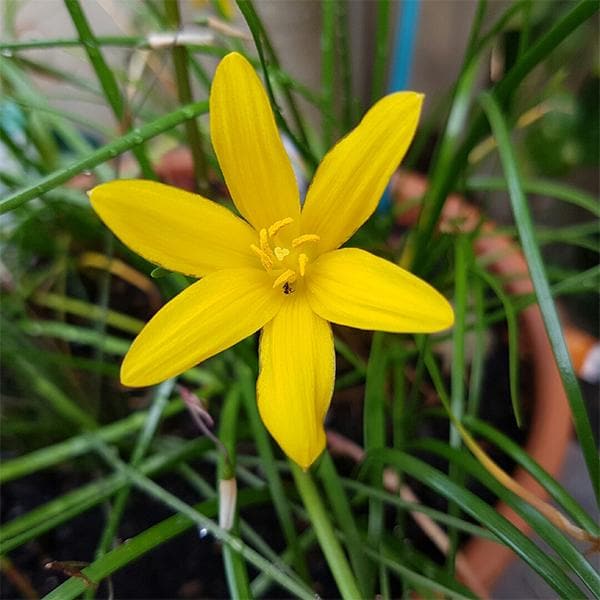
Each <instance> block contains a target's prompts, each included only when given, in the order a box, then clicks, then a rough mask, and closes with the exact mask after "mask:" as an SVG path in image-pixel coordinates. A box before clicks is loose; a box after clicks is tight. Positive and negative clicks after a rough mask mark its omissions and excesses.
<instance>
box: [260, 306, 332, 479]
mask: <svg viewBox="0 0 600 600" xmlns="http://www.w3.org/2000/svg"><path fill="white" fill-rule="evenodd" d="M334 377H335V356H334V351H333V336H332V334H331V327H330V326H329V323H327V322H326V321H324V320H323V319H321V318H320V317H319V316H317V315H315V314H314V313H313V311H312V310H311V309H310V307H309V306H308V304H307V302H306V299H305V298H304V297H302V296H298V295H296V296H292V297H288V298H286V300H285V302H284V304H283V305H282V307H281V310H280V311H279V312H278V313H277V315H276V316H275V318H274V319H273V320H272V321H271V322H269V323H268V324H267V325H265V328H264V329H263V332H262V335H261V338H260V374H259V376H258V386H257V387H258V409H259V411H260V415H261V417H262V420H263V422H264V424H265V425H266V427H267V429H268V430H269V431H270V432H271V435H272V436H273V437H274V438H275V440H276V441H277V443H278V444H279V445H280V446H281V448H282V450H283V451H284V452H285V453H286V454H287V455H288V456H289V457H290V458H291V459H292V460H294V461H295V462H296V463H298V464H299V465H300V466H301V467H302V468H303V469H307V468H308V467H309V466H310V465H311V464H312V463H313V462H314V461H315V460H316V458H317V457H318V456H319V454H321V452H322V451H323V449H324V448H325V432H324V429H323V420H324V419H325V414H326V413H327V408H328V407H329V402H330V401H331V395H332V393H333V381H334Z"/></svg>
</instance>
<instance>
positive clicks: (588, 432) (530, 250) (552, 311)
mask: <svg viewBox="0 0 600 600" xmlns="http://www.w3.org/2000/svg"><path fill="white" fill-rule="evenodd" d="M481 105H482V106H483V109H484V111H485V114H486V115H487V117H488V119H489V121H490V125H491V127H492V131H493V132H494V135H495V137H496V142H497V144H498V151H499V153H500V159H501V161H502V166H503V168H504V174H505V177H506V181H507V183H508V190H509V196H510V201H511V206H512V210H513V214H514V216H515V223H516V226H517V230H518V232H519V238H520V240H521V245H522V247H523V253H524V254H525V258H526V259H527V265H528V267H529V273H530V275H531V280H532V282H533V286H534V288H535V292H536V296H537V300H538V304H539V306H540V310H541V312H542V317H543V319H544V325H545V326H546V331H547V333H548V337H549V339H550V344H551V345H552V351H553V352H554V357H555V359H556V364H557V366H558V370H559V372H560V377H561V379H562V382H563V386H564V388H565V392H566V394H567V398H568V400H569V405H570V406H571V414H572V417H573V423H574V425H575V431H576V433H577V438H578V439H579V443H580V445H581V449H582V452H583V456H584V458H585V462H586V465H587V468H588V472H589V475H590V478H591V480H592V485H593V488H594V493H595V494H596V497H597V498H598V499H600V461H599V460H598V452H597V449H596V443H595V441H594V434H593V432H592V427H591V425H590V420H589V416H588V414H587V411H586V407H585V403H584V401H583V396H582V394H581V389H580V387H579V383H578V381H577V377H576V375H575V372H574V371H573V365H572V364H571V358H570V356H569V351H568V349H567V345H566V343H565V339H564V336H563V332H562V327H561V324H560V320H559V318H558V313H557V310H556V306H555V304H554V300H553V298H552V292H551V290H550V285H549V283H548V277H547V276H546V270H545V268H544V262H543V259H542V256H541V253H540V249H539V246H538V244H537V241H536V237H535V226H534V224H533V221H532V218H531V214H530V212H529V206H528V203H527V198H526V196H525V193H524V191H523V185H522V182H521V174H520V172H519V167H518V164H517V161H516V158H515V156H514V152H513V148H512V145H511V141H510V137H509V133H508V128H507V126H506V122H505V120H504V117H503V116H502V112H501V111H500V107H499V106H498V102H497V101H496V99H495V98H494V97H493V96H492V95H490V94H488V93H484V94H482V96H481Z"/></svg>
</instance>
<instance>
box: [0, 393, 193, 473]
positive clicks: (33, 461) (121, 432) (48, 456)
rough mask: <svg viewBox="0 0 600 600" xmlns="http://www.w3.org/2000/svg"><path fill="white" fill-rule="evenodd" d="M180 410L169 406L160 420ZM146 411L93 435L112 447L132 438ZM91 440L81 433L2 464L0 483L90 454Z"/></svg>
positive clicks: (177, 404)
mask: <svg viewBox="0 0 600 600" xmlns="http://www.w3.org/2000/svg"><path fill="white" fill-rule="evenodd" d="M183 408H184V406H183V403H182V402H181V400H174V401H172V402H169V403H168V404H167V405H166V407H165V409H164V412H163V418H167V417H171V416H173V415H176V414H178V413H180V412H181V411H182V410H183ZM148 416H149V415H148V411H141V412H137V413H135V414H133V415H131V416H129V417H127V418H125V419H122V420H121V421H116V422H115V423H111V424H110V425H105V426H104V427H101V428H99V429H97V430H96V431H95V435H97V436H98V437H99V438H100V439H101V440H102V441H103V442H106V443H114V442H118V441H120V440H122V439H123V438H125V437H127V436H129V435H132V434H134V433H135V432H136V431H137V430H138V429H139V428H140V427H141V426H142V425H143V424H144V423H145V422H146V420H147V418H148ZM94 444H95V442H94V438H93V437H91V436H90V435H89V434H87V433H84V434H82V435H78V436H75V437H72V438H70V439H68V440H65V441H64V442H60V443H58V444H54V445H51V446H46V447H45V448H41V449H40V450H35V451H33V452H30V453H29V454H25V455H24V456H20V457H18V458H13V459H12V460H6V461H4V462H3V463H2V465H1V466H0V483H6V482H7V481H12V480H13V479H18V478H20V477H25V476H26V475H31V474H32V473H35V472H36V471H40V470H42V469H47V468H48V467H52V466H54V465H57V464H59V463H62V462H65V461H67V460H69V459H72V458H75V457H77V456H81V455H82V454H85V453H87V452H90V451H91V450H93V447H94Z"/></svg>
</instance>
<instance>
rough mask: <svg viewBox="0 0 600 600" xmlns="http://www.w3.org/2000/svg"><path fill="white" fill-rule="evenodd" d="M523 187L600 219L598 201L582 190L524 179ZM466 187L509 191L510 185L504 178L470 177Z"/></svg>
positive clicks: (468, 188) (527, 191) (526, 190)
mask: <svg viewBox="0 0 600 600" xmlns="http://www.w3.org/2000/svg"><path fill="white" fill-rule="evenodd" d="M522 185H523V191H525V192H526V193H528V194H536V195H539V196H548V197H549V198H556V199H557V200H562V201H564V202H568V203H569V204H573V205H574V206H579V207H581V208H584V209H585V210H587V211H589V212H591V213H592V214H593V215H595V216H596V217H600V205H599V204H598V200H597V199H596V198H594V197H593V196H590V195H589V194H587V193H586V192H584V191H582V190H578V189H577V188H574V187H572V186H569V185H564V184H562V183H558V182H556V181H548V180H546V179H523V181H522ZM465 187H466V189H467V190H472V191H490V190H493V191H506V190H508V184H507V183H506V180H505V179H504V178H502V177H486V176H476V177H469V179H467V181H466V184H465Z"/></svg>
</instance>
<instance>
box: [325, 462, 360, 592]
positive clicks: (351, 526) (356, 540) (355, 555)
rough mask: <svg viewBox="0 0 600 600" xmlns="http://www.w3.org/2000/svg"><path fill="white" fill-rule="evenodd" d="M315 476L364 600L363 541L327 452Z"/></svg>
mask: <svg viewBox="0 0 600 600" xmlns="http://www.w3.org/2000/svg"><path fill="white" fill-rule="evenodd" d="M317 476H318V477H319V479H320V480H321V483H322V485H323V487H324V489H325V493H326V495H327V500H328V501H329V504H330V506H331V507H332V509H333V514H334V516H335V519H336V521H337V523H338V525H339V527H340V528H341V530H342V532H343V534H344V539H345V542H346V550H347V552H348V555H349V557H350V563H351V564H352V569H353V571H354V573H355V574H356V580H357V584H358V586H359V588H360V591H361V594H362V597H363V598H366V597H367V596H368V592H367V582H368V580H369V567H368V563H367V560H366V557H365V554H364V552H363V545H364V540H363V538H362V536H361V535H360V532H359V530H358V527H357V525H356V521H355V520H354V515H353V514H352V508H351V507H350V503H349V502H348V497H347V496H346V492H345V490H344V488H343V487H342V483H341V479H340V476H339V475H338V472H337V470H336V468H335V464H334V462H333V460H332V458H331V455H330V454H329V452H327V451H326V452H325V453H324V454H323V456H322V457H321V460H320V462H319V466H318V469H317Z"/></svg>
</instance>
